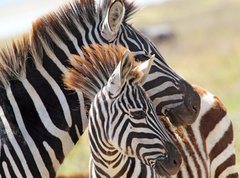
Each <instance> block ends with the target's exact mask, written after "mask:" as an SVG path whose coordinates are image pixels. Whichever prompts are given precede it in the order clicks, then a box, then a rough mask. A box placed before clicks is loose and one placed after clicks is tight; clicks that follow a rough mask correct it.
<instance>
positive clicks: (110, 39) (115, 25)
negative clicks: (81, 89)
mask: <svg viewBox="0 0 240 178" xmlns="http://www.w3.org/2000/svg"><path fill="white" fill-rule="evenodd" d="M134 11H135V7H134V6H133V4H131V3H127V2H125V1H124V2H122V1H120V0H116V1H114V2H112V1H110V0H104V1H103V2H102V4H100V5H97V4H96V2H95V0H81V1H75V2H73V3H71V4H68V5H66V6H64V7H63V8H61V9H59V11H57V12H53V13H51V14H48V15H46V16H44V17H42V18H40V19H38V20H37V21H36V22H35V23H34V24H33V27H32V31H31V32H30V33H28V34H26V35H24V36H23V37H21V38H20V39H18V40H17V41H15V42H12V43H11V44H10V45H8V46H7V47H6V48H4V49H1V51H0V85H1V87H0V106H1V107H0V117H1V120H0V128H1V137H0V138H1V141H0V156H1V159H0V165H1V166H0V173H1V176H2V177H54V176H55V172H56V170H57V168H58V167H59V165H60V164H61V163H62V161H63V159H64V157H65V155H66V154H67V153H68V152H69V151H70V149H71V148H72V147H73V146H74V144H75V143H76V142H77V140H78V138H79V136H80V135H81V134H82V133H83V130H84V129H85V128H86V127H87V123H88V120H87V117H86V113H85V108H84V102H83V96H82V94H81V93H73V92H69V91H67V90H65V87H64V85H63V82H62V77H61V76H62V74H63V73H66V72H67V69H66V67H67V66H69V62H68V60H67V59H70V60H74V59H73V57H72V53H75V54H79V55H80V56H82V51H81V47H82V46H83V45H86V46H88V45H89V44H91V43H101V44H104V43H111V44H113V45H114V44H123V45H124V46H125V47H126V48H128V49H130V50H131V51H133V52H134V53H135V54H136V55H139V59H142V60H144V57H143V55H150V54H155V56H156V60H154V63H153V66H152V68H151V71H150V74H149V77H148V78H147V80H146V83H145V85H144V88H145V89H146V90H147V92H148V94H149V96H150V97H151V99H152V100H153V102H154V104H155V107H156V108H157V109H158V111H159V112H158V115H169V116H170V118H171V119H172V120H171V121H172V122H173V123H174V124H175V125H179V124H184V123H192V122H193V121H194V120H195V118H196V116H197V115H198V112H199V107H200V99H199V96H198V95H197V93H196V92H195V91H194V89H193V88H192V87H191V86H190V85H189V84H188V83H187V82H185V81H184V80H183V79H182V78H181V77H179V76H178V75H177V74H176V73H175V72H174V71H173V70H172V69H171V68H170V67H169V66H168V65H167V64H166V63H165V61H164V60H163V58H162V56H161V55H160V54H159V52H158V51H157V50H156V48H155V47H154V45H153V44H152V43H151V42H149V41H148V40H147V39H146V38H145V37H143V36H142V35H141V34H140V33H139V32H137V31H136V30H135V29H134V28H133V27H131V26H130V25H129V24H127V19H128V18H129V17H130V16H131V15H132V14H133V12H134ZM78 100H80V101H81V104H80V106H79V102H78Z"/></svg>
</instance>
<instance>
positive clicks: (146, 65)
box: [133, 55, 155, 83]
mask: <svg viewBox="0 0 240 178" xmlns="http://www.w3.org/2000/svg"><path fill="white" fill-rule="evenodd" d="M154 58H155V55H152V56H151V57H150V58H149V59H148V60H146V61H144V62H142V63H141V64H139V65H137V66H136V67H135V68H134V69H133V71H137V72H138V73H140V77H139V81H140V82H141V83H143V82H144V81H145V80H146V78H147V76H148V74H149V72H150V69H151V66H152V63H153V60H154Z"/></svg>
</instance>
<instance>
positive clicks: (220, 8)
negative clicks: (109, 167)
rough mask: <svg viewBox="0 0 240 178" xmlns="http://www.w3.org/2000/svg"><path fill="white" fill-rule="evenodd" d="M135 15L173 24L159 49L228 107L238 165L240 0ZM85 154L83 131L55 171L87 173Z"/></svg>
mask: <svg viewBox="0 0 240 178" xmlns="http://www.w3.org/2000/svg"><path fill="white" fill-rule="evenodd" d="M134 17H135V18H134V19H132V22H133V25H134V26H135V27H137V28H141V27H147V26H150V25H161V24H166V25H168V26H170V27H171V28H172V29H173V31H174V33H175V35H176V37H175V39H173V40H171V41H170V42H164V43H161V44H157V46H158V49H159V51H160V52H161V54H162V55H163V56H164V58H165V59H166V61H167V62H168V64H170V65H171V66H172V67H173V68H174V69H175V71H176V72H177V73H179V74H180V75H182V76H183V77H184V78H185V79H186V80H188V81H189V82H191V83H193V84H197V85H200V86H202V87H204V88H206V89H208V91H210V92H212V93H214V94H215V95H217V96H218V97H220V98H221V100H222V101H223V102H224V104H225V105H226V106H227V108H228V112H229V115H230V118H231V119H232V122H233V125H234V130H235V140H236V151H237V156H238V158H237V161H238V165H240V133H239V131H238V128H239V127H240V1H239V0H211V1H207V0H203V1H199V0H176V1H170V2H168V3H164V4H161V5H155V6H152V7H147V8H145V9H141V10H140V11H139V12H138V13H137V14H135V16H134ZM85 135H86V133H85ZM88 157H89V148H88V139H87V137H86V136H83V137H82V138H81V139H80V140H79V143H78V146H77V147H76V148H75V150H74V151H72V152H71V153H70V155H69V156H68V158H67V159H66V162H65V163H64V164H63V166H62V167H61V169H60V171H59V175H76V174H77V173H79V172H82V171H84V172H87V171H88Z"/></svg>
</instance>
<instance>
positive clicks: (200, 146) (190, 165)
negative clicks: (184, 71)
mask: <svg viewBox="0 0 240 178" xmlns="http://www.w3.org/2000/svg"><path fill="white" fill-rule="evenodd" d="M194 88H195V89H196V90H197V91H198V93H199V95H200V96H201V110H200V113H199V116H198V118H197V119H196V121H195V122H194V123H193V124H192V125H190V126H186V127H178V128H175V127H171V126H170V125H169V124H168V123H169V122H167V120H164V121H165V122H164V123H165V124H166V127H167V128H169V131H170V132H171V133H172V135H173V136H175V138H176V139H177V142H176V144H177V146H178V148H179V150H180V153H181V155H182V156H183V163H182V165H181V167H180V171H179V173H178V174H177V175H176V176H172V177H173V178H174V177H176V178H197V177H198V178H238V177H239V174H238V169H237V165H236V154H235V148H234V133H233V127H232V122H231V120H230V119H229V117H228V115H227V110H226V108H225V106H224V105H223V103H222V102H221V101H220V100H219V99H218V98H217V97H216V96H214V95H213V94H211V93H210V92H208V91H206V90H205V89H203V88H200V87H198V86H195V87H194Z"/></svg>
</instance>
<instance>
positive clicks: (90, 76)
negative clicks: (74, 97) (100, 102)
mask: <svg viewBox="0 0 240 178" xmlns="http://www.w3.org/2000/svg"><path fill="white" fill-rule="evenodd" d="M83 51H84V52H83V55H84V59H83V58H81V57H80V56H76V55H74V58H75V61H74V60H72V61H71V64H72V67H73V68H69V74H67V75H65V77H64V83H65V84H66V85H67V87H68V88H69V89H73V90H76V89H77V90H81V91H82V92H83V94H84V95H85V97H86V98H87V99H89V100H91V101H92V100H93V99H94V97H95V95H96V94H97V93H98V92H99V91H100V90H101V89H102V88H103V87H104V86H105V85H106V84H107V81H108V79H109V78H110V76H111V75H112V73H113V72H114V70H115V69H116V67H117V65H118V64H119V62H120V61H121V60H122V59H123V55H124V52H125V51H126V48H124V47H122V46H117V47H116V46H115V47H113V46H110V45H97V44H95V45H91V46H90V47H85V48H84V50H83ZM129 58H130V61H131V62H132V63H133V67H134V66H135V65H136V64H137V62H135V60H134V56H133V55H131V54H129ZM130 75H132V76H133V77H134V78H137V77H139V76H140V75H141V74H140V73H139V72H138V71H132V72H131V73H130Z"/></svg>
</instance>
